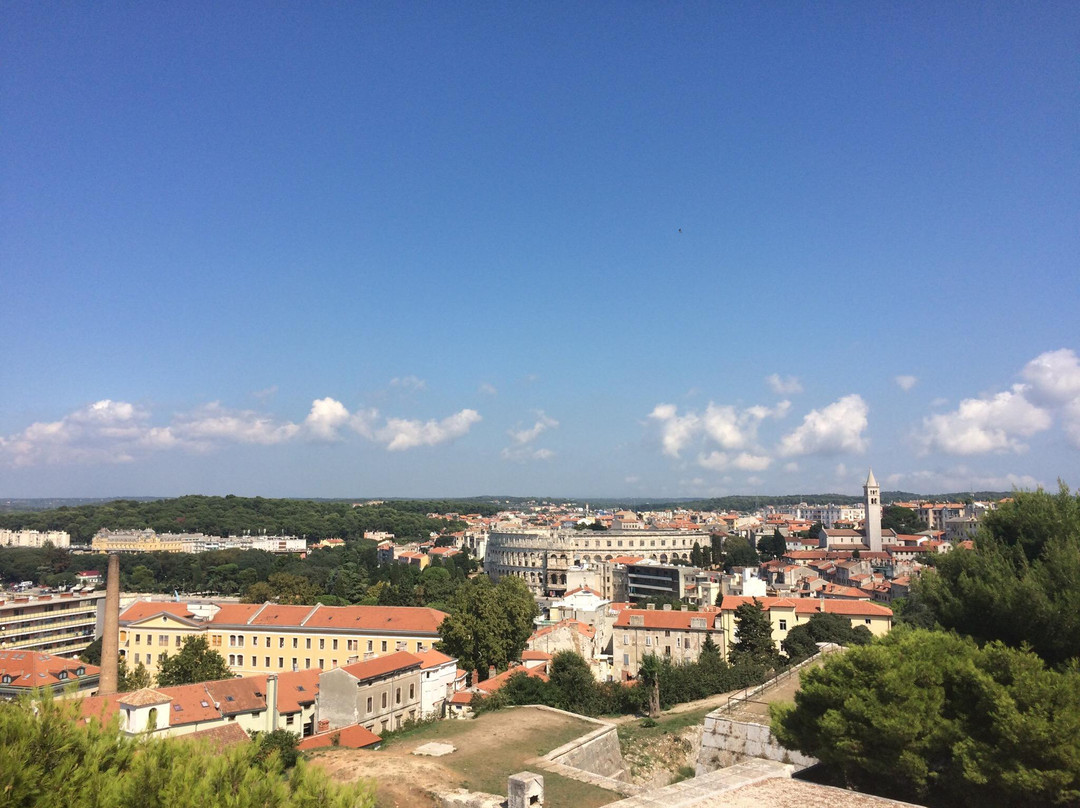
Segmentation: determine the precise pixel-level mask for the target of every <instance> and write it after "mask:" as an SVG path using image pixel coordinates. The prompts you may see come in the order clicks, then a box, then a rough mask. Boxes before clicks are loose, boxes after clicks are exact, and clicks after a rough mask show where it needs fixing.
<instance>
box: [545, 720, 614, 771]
mask: <svg viewBox="0 0 1080 808" xmlns="http://www.w3.org/2000/svg"><path fill="white" fill-rule="evenodd" d="M546 757H547V759H548V760H550V761H551V762H552V763H561V764H562V765H564V766H573V767H574V768H575V769H582V770H584V771H587V772H592V773H593V774H599V775H600V776H602V777H612V778H614V779H616V780H623V779H626V768H625V766H624V764H623V758H622V749H621V747H620V746H619V735H618V733H617V732H616V730H615V726H614V725H608V726H606V727H601V728H599V729H596V730H593V731H592V732H590V733H589V734H587V735H583V736H581V737H580V738H576V739H575V740H573V741H571V742H570V743H568V744H564V745H563V746H560V747H559V748H558V749H555V750H553V751H552V752H551V753H549V754H548V755H547V756H546Z"/></svg>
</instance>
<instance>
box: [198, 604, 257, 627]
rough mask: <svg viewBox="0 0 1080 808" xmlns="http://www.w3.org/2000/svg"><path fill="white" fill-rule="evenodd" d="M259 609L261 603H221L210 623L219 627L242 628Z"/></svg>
mask: <svg viewBox="0 0 1080 808" xmlns="http://www.w3.org/2000/svg"><path fill="white" fill-rule="evenodd" d="M261 608H262V604H261V603H223V604H221V608H220V609H218V611H217V613H216V614H215V615H214V617H213V619H212V620H211V621H210V622H211V623H212V624H216V625H219V626H243V625H246V624H247V621H248V620H250V619H251V617H252V615H254V614H255V613H256V612H258V611H259V609H261Z"/></svg>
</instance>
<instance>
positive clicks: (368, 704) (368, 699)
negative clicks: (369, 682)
mask: <svg viewBox="0 0 1080 808" xmlns="http://www.w3.org/2000/svg"><path fill="white" fill-rule="evenodd" d="M371 706H372V705H371V696H368V697H367V711H368V713H370V712H371Z"/></svg>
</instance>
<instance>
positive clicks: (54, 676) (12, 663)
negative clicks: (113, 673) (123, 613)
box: [0, 651, 101, 699]
mask: <svg viewBox="0 0 1080 808" xmlns="http://www.w3.org/2000/svg"><path fill="white" fill-rule="evenodd" d="M100 676H101V668H99V667H97V666H96V665H88V664H86V663H85V662H82V661H80V660H78V659H66V658H64V657H58V656H52V655H50V654H44V653H41V652H40V651H0V699H12V698H15V697H16V696H18V695H19V694H20V693H30V692H32V691H34V690H37V689H41V690H48V691H50V692H52V693H53V694H54V695H57V696H62V695H64V694H65V693H66V692H67V691H68V690H69V689H72V688H74V689H75V690H76V691H77V692H78V694H79V695H83V696H86V695H92V694H93V693H96V692H97V688H98V679H99V678H100Z"/></svg>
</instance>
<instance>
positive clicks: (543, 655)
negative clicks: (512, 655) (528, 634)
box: [521, 651, 552, 662]
mask: <svg viewBox="0 0 1080 808" xmlns="http://www.w3.org/2000/svg"><path fill="white" fill-rule="evenodd" d="M551 658H552V656H551V654H549V653H547V652H546V651H522V652H521V661H522V662H529V661H535V660H538V659H543V660H550V659H551Z"/></svg>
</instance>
